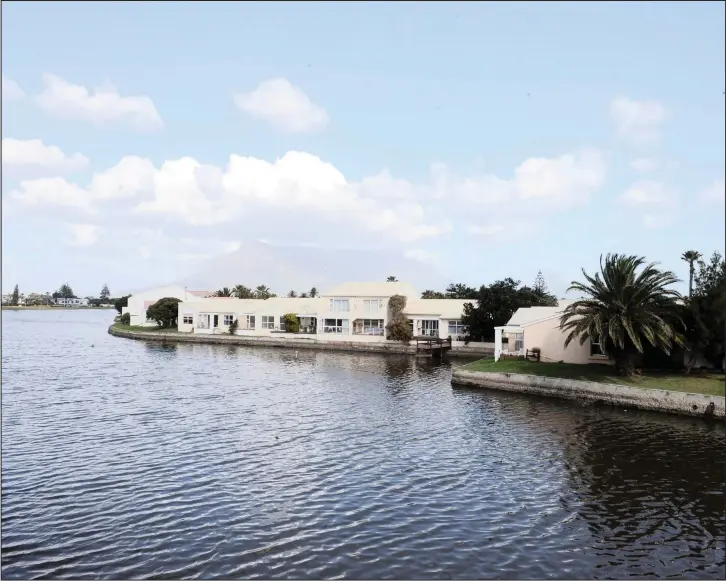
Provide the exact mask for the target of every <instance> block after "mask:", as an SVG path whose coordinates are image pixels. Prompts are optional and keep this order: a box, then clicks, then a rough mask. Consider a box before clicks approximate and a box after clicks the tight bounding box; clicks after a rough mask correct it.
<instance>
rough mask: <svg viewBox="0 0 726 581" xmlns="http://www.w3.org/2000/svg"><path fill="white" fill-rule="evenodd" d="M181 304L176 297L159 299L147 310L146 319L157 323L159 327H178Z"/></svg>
mask: <svg viewBox="0 0 726 581" xmlns="http://www.w3.org/2000/svg"><path fill="white" fill-rule="evenodd" d="M180 302H181V301H180V300H179V299H177V298H174V297H165V298H163V299H159V300H158V301H156V302H155V303H154V304H153V305H151V306H150V307H149V308H148V309H147V310H146V317H147V318H149V319H152V320H154V321H156V324H157V325H159V327H162V328H169V327H176V321H177V318H178V317H179V303H180Z"/></svg>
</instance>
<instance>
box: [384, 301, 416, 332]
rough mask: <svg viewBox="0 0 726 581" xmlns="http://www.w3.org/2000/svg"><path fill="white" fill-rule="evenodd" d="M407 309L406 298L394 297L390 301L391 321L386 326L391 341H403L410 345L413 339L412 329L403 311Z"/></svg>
mask: <svg viewBox="0 0 726 581" xmlns="http://www.w3.org/2000/svg"><path fill="white" fill-rule="evenodd" d="M405 308H406V297H404V296H402V295H393V296H392V297H391V298H390V299H388V309H389V310H390V311H391V321H390V323H388V325H386V331H388V339H389V340H390V341H401V342H402V343H408V342H409V341H410V340H411V339H412V338H413V333H412V332H411V327H410V326H409V324H408V319H406V315H404V314H403V310H404V309H405Z"/></svg>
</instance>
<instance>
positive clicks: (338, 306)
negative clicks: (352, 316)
mask: <svg viewBox="0 0 726 581" xmlns="http://www.w3.org/2000/svg"><path fill="white" fill-rule="evenodd" d="M348 311H350V303H349V302H348V299H330V312H331V313H347V312H348Z"/></svg>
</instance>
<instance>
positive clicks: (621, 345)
mask: <svg viewBox="0 0 726 581" xmlns="http://www.w3.org/2000/svg"><path fill="white" fill-rule="evenodd" d="M643 265H645V266H644V267H643ZM641 267H643V268H642V270H640V272H637V271H638V269H640V268H641ZM582 275H583V276H584V277H585V280H586V281H587V283H586V284H583V283H580V282H576V281H573V282H572V284H571V286H570V288H569V289H567V290H568V292H569V291H571V290H574V291H578V292H580V293H582V294H584V295H585V297H584V298H581V299H579V300H577V301H575V302H574V303H572V304H571V305H569V306H568V307H567V308H566V309H565V310H564V312H563V314H562V316H561V318H560V329H561V330H563V331H569V335H568V336H567V338H566V339H565V347H567V346H568V345H569V344H570V343H571V342H572V341H573V340H574V339H576V338H579V340H580V345H583V344H584V343H585V341H586V340H587V339H588V338H599V340H600V344H601V345H602V347H603V349H604V351H605V352H607V353H608V354H610V355H611V356H612V358H613V359H614V360H615V363H616V364H617V365H618V367H619V368H620V369H621V371H622V372H624V373H626V374H630V373H632V372H633V371H634V368H635V364H636V362H637V359H638V358H639V357H640V355H642V353H643V338H645V339H646V340H647V341H648V342H649V343H650V344H651V345H653V347H656V348H658V349H660V350H662V351H664V352H665V353H667V354H669V353H670V351H671V349H672V347H673V346H674V345H679V346H683V345H684V338H683V336H682V335H681V332H680V331H681V330H682V329H684V325H683V321H682V320H681V317H680V304H679V301H680V300H681V299H682V297H681V295H680V293H678V292H677V291H675V290H671V289H669V288H667V287H668V286H670V285H672V284H674V283H677V282H679V281H678V278H677V277H676V275H675V274H673V273H672V272H670V271H661V270H658V269H657V268H656V264H655V263H650V264H646V263H645V259H644V258H642V257H638V256H626V255H624V254H608V255H607V256H606V257H605V264H604V265H603V261H602V257H600V272H599V273H597V274H595V276H594V277H592V276H589V275H588V274H587V273H586V272H585V270H584V269H583V271H582Z"/></svg>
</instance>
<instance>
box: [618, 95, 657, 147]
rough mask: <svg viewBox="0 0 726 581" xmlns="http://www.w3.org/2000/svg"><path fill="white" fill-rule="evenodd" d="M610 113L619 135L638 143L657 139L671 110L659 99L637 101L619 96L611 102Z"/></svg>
mask: <svg viewBox="0 0 726 581" xmlns="http://www.w3.org/2000/svg"><path fill="white" fill-rule="evenodd" d="M610 115H611V117H612V119H613V121H614V122H615V127H616V129H617V132H618V135H620V136H621V137H623V138H625V139H629V140H631V141H634V142H636V143H643V142H649V141H656V140H658V139H659V138H660V136H661V128H662V125H663V124H664V123H665V121H666V120H667V119H668V116H669V112H668V109H666V108H665V106H664V105H662V104H661V103H659V102H658V101H636V100H634V99H628V98H627V97H618V98H616V99H614V100H613V101H612V103H611V104H610Z"/></svg>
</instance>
